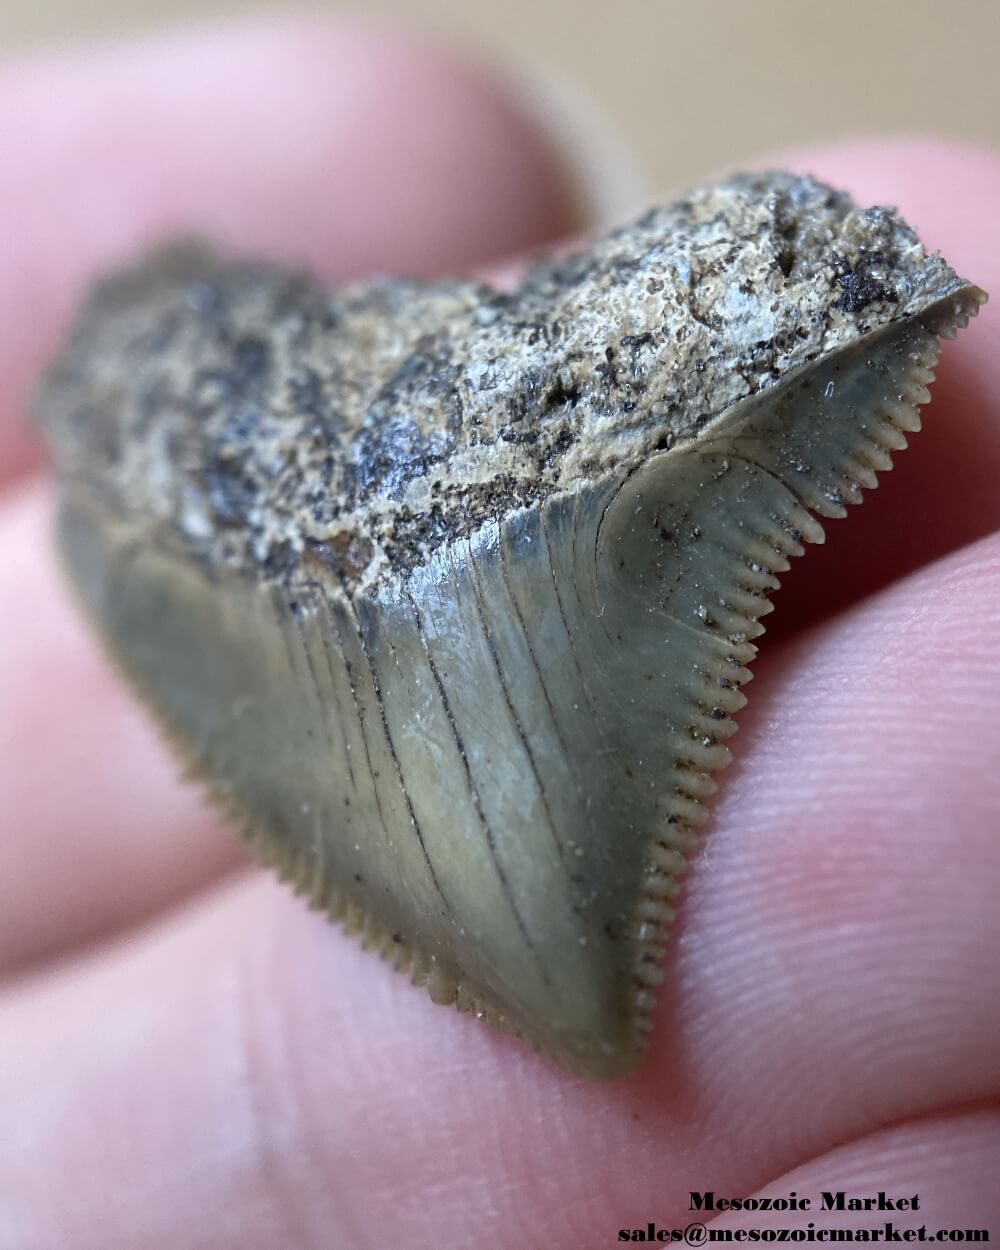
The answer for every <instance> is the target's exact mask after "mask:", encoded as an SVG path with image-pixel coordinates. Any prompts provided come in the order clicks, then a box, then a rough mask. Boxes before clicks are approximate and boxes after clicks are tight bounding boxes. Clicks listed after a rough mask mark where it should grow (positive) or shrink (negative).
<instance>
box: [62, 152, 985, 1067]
mask: <svg viewBox="0 0 1000 1250" xmlns="http://www.w3.org/2000/svg"><path fill="white" fill-rule="evenodd" d="M984 299H985V296H984V295H983V294H982V292H980V291H979V290H978V289H977V288H976V287H974V286H972V285H970V284H969V283H967V282H965V281H963V280H962V279H960V278H958V277H957V276H956V275H955V274H954V272H953V271H952V270H951V269H949V267H948V266H947V265H946V264H945V263H944V261H943V260H942V259H941V258H940V257H939V256H936V255H928V253H927V252H926V251H925V249H924V248H923V247H922V246H921V244H920V243H919V242H918V240H917V238H916V237H915V235H914V234H913V232H912V231H911V230H910V229H909V228H908V227H907V226H906V225H904V224H903V223H902V222H901V221H900V220H899V218H898V217H897V216H895V215H894V213H893V212H891V211H889V210H884V209H878V208H876V209H869V210H867V211H862V210H860V209H858V208H857V207H855V206H854V205H853V204H852V203H851V202H850V200H849V199H848V198H847V197H846V196H844V195H842V194H838V193H836V192H834V191H832V190H830V189H829V188H827V187H824V186H822V185H820V184H818V183H816V182H814V181H813V180H811V179H808V178H799V177H793V176H791V175H787V174H780V173H779V174H763V175H754V176H742V177H737V178H734V179H732V180H730V181H728V182H724V183H722V184H720V185H718V186H714V187H708V188H704V189H700V190H696V191H694V192H692V193H691V194H690V195H689V196H687V197H686V198H685V199H683V200H681V201H679V202H677V203H675V204H673V205H671V206H670V207H668V208H664V209H656V210H655V211H653V212H650V213H648V214H647V215H646V216H644V217H643V218H642V219H641V220H640V221H638V222H637V223H636V224H634V225H633V226H631V227H629V228H627V229H623V230H619V231H617V232H615V233H613V234H610V235H609V236H607V237H606V238H603V239H601V240H599V241H598V242H596V243H594V244H593V245H592V246H591V247H589V248H588V249H587V250H585V251H583V252H581V253H580V254H579V255H576V256H572V257H570V258H569V259H566V260H560V261H558V262H548V263H543V264H541V265H538V266H536V267H535V268H533V269H532V270H531V271H530V272H529V273H528V274H527V276H526V277H525V278H524V279H523V281H522V282H521V283H520V284H519V285H518V286H517V288H516V289H514V290H512V291H498V290H494V289H492V288H490V287H488V286H484V285H482V284H480V283H476V282H471V281H450V282H440V283H426V282H416V281H401V280H382V281H375V282H369V283H365V284H362V285H355V286H352V287H349V288H347V289H344V290H342V291H340V292H339V293H336V294H332V295H331V294H326V293H323V292H321V291H320V290H318V289H316V287H314V286H313V285H312V284H311V283H310V282H309V281H308V280H306V279H305V278H303V277H301V276H297V275H295V274H291V273H288V272H286V271H284V270H282V269H279V268H276V267H273V266H271V265H262V264H251V263H224V262H222V261H219V260H217V259H215V258H214V257H212V256H211V255H209V254H207V253H204V252H201V251H199V250H184V249H180V250H173V251H167V252H164V253H160V254H158V255H156V256H154V257H153V258H151V259H150V260H148V261H147V262H146V263H145V264H143V265H140V266H139V267H138V268H136V269H134V270H133V271H131V272H128V273H125V274H124V275H122V276H120V277H117V278H113V279H112V280H110V281H108V282H107V283H105V284H104V285H103V286H101V287H100V288H99V289H98V290H97V291H96V292H95V294H94V295H93V297H92V299H91V302H90V304H89V306H88V307H87V308H86V310H85V312H84V313H83V316H82V318H81V319H80V321H79V324H78V326H77V328H76V331H75V333H74V334H73V336H72V338H71V341H70V342H69V344H68V346H67V347H66V349H65V351H64V352H63V354H62V355H61V357H60V358H59V360H58V361H57V363H56V365H55V367H54V368H53V369H52V371H51V373H50V375H49V377H48V380H47V383H46V385H45V387H44V389H43V391H42V392H41V394H40V397H39V404H38V411H39V414H40V419H41V422H42V424H43V426H44V427H45V429H46V430H47V432H48V434H49V436H50V438H51V440H52V442H53V444H54V447H55V451H56V455H57V458H58V462H59V467H60V469H61V473H62V478H63V495H62V504H61V516H60V523H59V542H60V545H61V550H62V554H63V556H64V559H65V563H66V565H67V567H68V569H69V571H70V574H71V576H72V579H73V581H74V582H75V584H76V587H77V590H78V591H79V594H80V596H81V597H82V599H83V602H84V603H85V605H86V607H87V609H88V610H89V613H90V614H91V616H92V617H93V618H94V620H95V621H96V622H97V625H98V627H99V629H100V632H101V633H102V634H103V636H104V637H105V639H106V640H107V641H108V642H109V643H110V646H111V649H112V651H113V653H114V655H115V656H116V657H117V658H118V660H119V661H120V662H121V664H122V665H123V667H124V669H125V670H126V671H127V673H128V674H129V675H130V676H131V678H132V679H133V681H134V683H135V685H136V686H137V687H138V688H139V690H140V691H141V692H142V693H143V695H144V696H145V698H146V699H147V700H148V702H149V703H150V704H151V705H152V707H153V708H154V709H155V710H156V712H157V714H158V716H159V718H160V720H161V721H162V722H163V724H164V725H165V726H166V727H167V729H168V731H169V733H170V735H171V736H172V737H173V739H174V740H175V742H176V743H177V745H178V746H179V748H180V750H181V752H182V754H183V755H184V756H185V757H186V758H187V759H188V760H189V761H190V762H191V764H192V765H193V766H194V768H195V769H196V770H197V772H198V773H199V774H200V775H202V776H203V777H204V778H206V779H207V780H208V781H209V783H210V785H211V788H212V790H213V791H214V793H215V795H216V796H217V797H218V798H220V799H221V800H222V801H223V802H225V803H226V805H227V806H228V808H229V810H230V811H231V812H232V813H234V814H235V816H236V819H237V820H238V821H239V823H240V824H241V826H242V827H243V829H244V831H245V833H246V836H247V837H248V838H249V839H250V841H251V842H252V844H253V845H254V847H255V848H256V850H257V852H258V853H259V854H260V856H261V857H262V858H263V859H265V860H267V861H269V862H270V863H272V864H273V865H274V866H275V867H276V868H277V869H278V871H279V872H280V873H281V874H282V875H283V876H284V877H286V878H288V879H289V880H291V881H292V882H294V884H295V885H296V887H297V888H298V889H299V890H301V891H302V892H303V893H305V894H306V895H308V897H309V898H310V899H311V900H312V901H313V902H314V903H315V904H316V905H318V906H321V907H323V908H326V909H328V910H329V912H330V913H331V914H332V915H333V916H335V917H337V918H338V919H340V920H342V921H343V922H344V923H345V924H346V925H347V926H348V927H349V928H350V929H352V930H355V931H357V932H358V933H360V935H361V936H362V939H363V941H364V942H365V943H366V944H367V945H369V946H372V947H375V948H377V949H378V950H380V951H381V952H382V953H383V954H384V955H387V956H388V957H389V958H390V959H391V960H392V962H393V963H394V964H395V966H396V967H397V968H399V969H400V970H403V971H406V972H408V973H409V974H410V975H411V977H412V978H413V980H414V981H415V982H418V983H426V984H427V985H428V987H429V989H430V993H431V995H432V997H433V998H434V999H435V1000H436V1001H437V1002H441V1003H457V1005H458V1006H459V1007H460V1008H464V1009H471V1010H474V1011H476V1012H478V1013H479V1014H481V1015H482V1016H484V1017H486V1018H487V1019H488V1020H491V1021H493V1022H494V1023H496V1024H499V1025H502V1026H504V1027H506V1028H508V1029H511V1030H513V1031H514V1032H516V1033H519V1034H521V1035H523V1036H525V1037H527V1038H528V1039H530V1040H531V1041H533V1042H534V1043H535V1044H537V1045H538V1046H540V1047H542V1048H544V1049H545V1050H546V1051H548V1052H549V1053H550V1054H552V1055H554V1056H555V1057H556V1058H558V1059H559V1060H560V1061H562V1062H563V1063H564V1064H566V1065H567V1066H568V1067H570V1068H571V1069H574V1070H575V1071H578V1072H581V1073H585V1074H587V1075H589V1076H595V1077H605V1076H613V1075H618V1074H622V1073H625V1072H628V1071H629V1070H630V1069H632V1068H633V1067H634V1066H635V1064H636V1063H637V1062H638V1060H639V1059H640V1057H641V1056H642V1054H643V1052H644V1050H645V1048H646V1045H647V1041H648V1037H649V1033H650V1030H651V1027H652V1014H651V1013H652V1008H653V1004H654V994H655V987H656V986H657V984H658V983H659V981H660V979H661V975H662V974H661V968H660V964H661V956H662V953H663V946H664V939H665V934H666V932H667V929H668V926H669V924H670V921H671V919H672V918H673V915H674V906H675V900H676V897H677V894H678V891H679V889H680V884H679V883H680V878H681V876H682V874H683V872H684V870H685V865H686V862H687V858H688V856H689V855H690V853H691V851H692V849H693V848H694V846H695V843H696V836H695V829H696V828H697V826H698V825H700V824H701V822H702V820H703V819H704V816H705V811H704V808H703V806H702V804H703V800H704V799H705V798H706V796H708V795H709V794H711V793H712V791H713V790H714V789H715V785H714V782H713V781H712V779H711V774H712V773H713V772H715V770H716V769H718V768H720V767H721V766H722V765H723V764H725V763H726V762H727V760H728V758H729V753H728V751H727V749H726V747H725V746H724V745H723V742H724V740H725V739H727V738H728V737H729V735H730V734H731V733H732V732H733V730H734V728H735V726H734V723H733V720H732V716H733V713H734V712H736V711H737V709H739V708H740V707H741V706H742V704H743V703H744V702H745V699H744V696H743V695H742V694H741V693H740V686H741V685H742V684H743V682H745V681H746V680H747V678H748V676H749V673H748V672H747V668H746V666H747V664H748V663H749V662H750V660H751V659H752V657H753V655H754V653H755V648H754V645H753V643H752V641H751V640H752V639H753V638H755V637H756V636H757V635H758V634H759V633H760V632H762V631H761V626H760V624H759V623H758V622H759V618H760V617H761V616H763V615H764V613H765V612H767V611H768V610H769V606H770V605H769V603H768V595H769V594H770V593H771V592H772V591H773V590H774V589H775V588H776V587H777V585H778V581H777V577H776V574H778V573H780V572H783V571H784V570H785V569H786V568H787V567H788V557H789V556H792V555H797V554H799V553H800V552H801V551H802V546H801V544H802V543H803V541H819V540H820V539H821V538H822V530H821V528H820V525H819V523H818V522H817V521H816V520H815V518H814V514H819V515H820V516H827V517H829V516H840V515H841V514H842V513H843V512H844V510H845V509H844V505H845V504H846V503H853V502H857V501H858V500H859V498H860V495H861V489H862V488H863V487H869V486H873V485H874V484H875V473H876V471H877V470H880V469H886V468H888V467H889V460H890V454H891V453H892V452H894V451H896V450H898V449H900V448H902V447H904V446H905V443H906V440H905V433H904V432H908V431H911V430H914V429H916V428H917V427H918V418H917V412H916V409H917V405H919V404H921V403H923V402H925V401H926V400H927V398H928V393H927V391H926V389H925V387H926V384H927V383H928V382H929V381H930V380H931V376H932V375H931V368H932V366H933V364H934V362H935V360H936V357H937V351H938V348H937V339H938V336H942V335H943V336H948V337H950V336H951V335H953V333H954V331H955V328H956V327H957V326H960V325H964V324H965V322H966V320H967V319H968V317H969V315H970V314H971V313H973V312H974V311H975V310H976V308H977V306H978V305H979V303H981V302H982V301H983V300H984Z"/></svg>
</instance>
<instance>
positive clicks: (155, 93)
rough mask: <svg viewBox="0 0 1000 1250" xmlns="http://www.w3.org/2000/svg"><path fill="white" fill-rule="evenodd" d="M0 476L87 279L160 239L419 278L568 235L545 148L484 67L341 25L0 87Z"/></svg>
mask: <svg viewBox="0 0 1000 1250" xmlns="http://www.w3.org/2000/svg"><path fill="white" fill-rule="evenodd" d="M0 150H2V151H3V153H4V160H3V162H2V164H0V202H2V203H3V204H4V229H5V238H6V240H7V243H6V246H0V289H2V290H3V292H4V299H3V302H2V304H0V461H2V464H3V469H2V470H0V475H2V476H10V475H11V474H12V472H13V470H14V469H15V468H16V469H18V470H22V471H23V469H24V468H25V467H26V466H27V465H28V464H30V463H31V462H32V461H33V460H34V458H35V452H34V449H33V448H32V447H31V445H30V443H29V442H28V441H26V439H25V437H24V435H23V434H22V433H16V434H15V433H12V432H10V427H11V426H12V425H13V422H14V418H15V414H19V413H20V412H22V411H23V408H24V405H25V400H26V394H27V391H28V388H29V386H30V384H31V381H32V380H33V378H34V377H35V376H37V374H38V372H39V371H40V369H41V368H42V367H43V364H44V362H45V360H46V359H47V358H48V357H49V356H50V355H51V353H52V352H53V350H54V348H55V345H56V343H57V341H58V338H59V336H60V334H61V333H62V332H63V331H64V328H65V325H66V322H67V319H68V317H69V316H70V314H71V312H72V309H73V307H74V306H75V305H76V303H77V302H78V301H79V299H80V297H81V294H82V292H83V290H84V288H85V287H86V285H87V284H88V282H90V281H92V280H93V278H94V277H95V276H96V275H97V274H98V273H99V272H100V271H102V270H104V269H106V268H108V267H110V266H113V265H115V264H119V263H121V262H122V261H123V260H124V259H125V258H127V257H129V256H131V255H133V254H134V253H135V252H136V251H138V250H140V249H142V248H144V247H147V246H149V245H150V244H152V243H153V242H154V241H157V240H160V239H162V238H164V237H165V236H169V235H171V234H176V233H183V234H192V233H193V234H203V235H206V236H208V237H210V238H211V239H213V240H214V241H215V242H216V243H218V244H219V245H221V246H222V247H224V248H227V249H230V250H236V251H242V252H259V253H264V254H267V255H271V256H273V257H276V258H280V259H282V260H284V261H288V262H291V263H298V264H302V265H305V266H306V267H308V268H311V269H312V270H313V271H315V272H316V273H318V274H319V275H320V276H322V277H324V278H325V279H327V280H329V281H343V280H345V279H349V278H353V277H356V276H358V275H360V274H363V273H366V272H369V271H372V270H378V271H383V272H385V271H402V272H407V273H423V274H427V273H434V272H438V271H442V270H455V269H463V268H467V267H468V266H470V265H472V264H473V263H475V262H481V261H483V260H487V259H489V258H491V257H495V256H499V255H504V254H507V253H511V252H514V251H518V250H522V249H526V248H530V247H533V246H536V245H538V244H539V243H541V242H543V241H544V240H546V239H549V238H552V237H554V236H556V235H558V234H560V233H562V232H564V231H566V230H569V229H572V228H573V227H574V226H576V225H577V224H578V223H579V219H580V212H581V208H580V195H579V194H578V192H577V189H576V184H575V180H574V176H573V175H572V174H571V173H570V172H569V171H568V167H567V165H566V163H565V162H564V160H563V158H562V157H561V156H560V154H559V152H558V150H557V144H556V142H555V141H554V140H553V139H551V138H550V137H549V136H548V135H547V134H545V133H543V132H542V130H540V128H539V126H538V124H537V122H536V121H535V120H534V117H533V112H532V109H531V108H530V107H528V106H527V104H526V101H525V100H522V99H521V96H520V94H519V93H518V92H516V91H515V90H514V89H513V88H512V87H510V86H505V85H503V84H501V83H500V82H499V81H498V80H497V79H496V78H494V77H492V76H491V75H490V74H489V73H487V72H486V71H485V70H484V69H483V68H482V67H478V66H475V65H470V64H468V63H466V62H465V61H464V60H463V59H462V58H461V57H459V56H458V55H457V54H455V53H453V52H450V51H447V50H444V49H441V48H439V47H436V46H433V45H431V44H430V43H428V42H426V41H424V40H421V39H418V38H416V37H415V36H411V35H407V34H402V33H399V32H397V31H393V30H390V29H385V28H380V27H372V26H370V25H366V24H365V23H362V22H360V21H359V20H357V19H350V20H348V19H344V18H342V17H340V16H307V17H294V18H284V17H282V18H276V17H269V16H266V17H260V18H254V19H250V20H243V21H240V22H232V21H223V22H218V23H215V24H210V25H206V26H202V27H199V28H195V29H191V30H179V31H176V32H172V33H166V34H163V33H161V34H157V35H156V36H146V37H143V38H137V39H118V40H115V41H113V42H108V43H102V44H97V45H93V46H89V47H85V48H74V49H68V50H64V51H62V52H59V53H54V54H45V55H42V54H39V55H36V56H35V57H33V58H31V59H29V60H26V61H23V62H20V63H16V64H12V65H9V66H8V67H7V68H6V70H5V72H4V73H3V75H2V76H0Z"/></svg>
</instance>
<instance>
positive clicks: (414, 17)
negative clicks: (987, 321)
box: [0, 0, 1000, 212]
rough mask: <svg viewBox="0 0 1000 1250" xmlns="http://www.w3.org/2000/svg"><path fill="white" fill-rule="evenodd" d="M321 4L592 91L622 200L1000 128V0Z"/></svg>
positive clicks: (91, 18)
mask: <svg viewBox="0 0 1000 1250" xmlns="http://www.w3.org/2000/svg"><path fill="white" fill-rule="evenodd" d="M290 7H292V5H291V4H290V3H289V2H288V0H285V2H284V3H282V2H281V0H272V3H271V4H270V5H269V4H267V3H266V2H265V3H264V4H261V3H250V2H249V0H143V3H142V5H141V6H140V5H137V4H136V3H135V2H134V0H31V3H26V2H25V0H0V47H2V48H3V49H4V50H5V51H14V50H17V49H23V48H27V47H31V46H35V45H38V44H41V43H45V42H52V41H58V42H66V41H69V40H75V39H78V38H79V37H81V36H85V35H92V34H99V33H105V34H107V33H115V32H121V31H124V30H128V29H138V28H142V27H145V28H150V27H155V26H156V25H157V24H162V23H163V22H164V21H176V20H178V19H181V18H193V17H199V16H208V15H224V14H233V13H237V12H244V11H248V10H252V11H255V12H259V11H260V10H261V9H267V8H275V9H282V8H290ZM295 7H297V8H299V9H301V8H302V7H303V6H302V5H301V4H299V5H296V6H295ZM312 7H313V8H329V9H334V8H349V9H350V10H352V11H353V12H356V13H365V14H370V15H374V16H380V17H383V18H392V19H396V20H400V21H404V22H406V23H407V24H409V25H410V26H412V27H414V28H416V29H418V30H423V31H428V32H435V33H437V34H439V35H442V36H443V37H444V38H446V39H448V40H450V41H451V42H453V43H456V44H458V45H460V46H461V45H465V46H467V47H471V48H473V49H475V50H476V51H478V53H479V54H480V55H481V56H485V57H486V58H487V59H490V60H493V61H496V62H498V63H500V64H502V65H504V66H506V67H508V69H510V67H512V66H513V67H514V69H515V72H516V70H517V68H518V67H520V69H521V70H522V72H523V75H524V77H525V79H526V80H527V81H530V80H531V79H532V78H534V79H541V80H542V81H543V84H544V85H543V87H542V88H541V94H547V95H549V96H550V97H552V98H554V100H555V102H556V103H557V105H559V104H560V103H561V111H562V113H563V114H564V115H565V116H572V115H573V113H574V108H575V106H574V103H573V101H574V99H575V98H576V97H584V98H589V100H590V101H592V104H591V115H590V117H589V119H588V124H589V128H592V127H593V126H594V124H595V119H598V120H599V119H601V118H603V119H604V125H603V127H602V126H599V127H598V129H599V130H603V131H604V134H605V147H606V150H607V151H608V152H609V153H611V154H614V155H615V156H616V159H617V160H618V162H619V165H618V166H617V167H616V173H617V175H618V177H619V178H621V179H623V183H622V194H621V195H620V196H619V199H624V200H631V199H634V198H636V197H637V196H642V195H644V194H647V193H649V192H652V191H658V190H664V189H669V188H672V187H677V186H678V185H681V184H684V183H687V182H689V181H691V180H693V179H696V178H698V177H700V176H701V175H702V174H704V173H706V172H710V171H713V170H716V169H718V168H719V167H723V166H726V165H727V164H729V163H730V162H733V161H735V160H744V161H745V160H746V159H747V158H749V157H751V156H752V155H753V154H754V153H756V152H761V151H767V150H771V149H774V148H780V147H785V146H794V145H798V144H800V143H803V142H813V141H814V140H817V139H823V138H830V137H836V136H839V135H846V134H856V133H858V132H862V131H864V132H872V131H876V132H877V131H901V130H902V131H915V130H920V131H928V130H930V131H935V132H938V133H943V134H948V135H955V136H962V137H966V138H969V139H979V140H987V141H991V142H1000V73H998V72H997V56H998V54H1000V0H958V2H957V3H955V4H952V5H945V4H943V3H941V0H833V2H831V3H826V4H818V3H809V2H808V0H715V2H714V3H713V2H711V0H709V2H705V0H610V2H607V3H596V2H594V3H589V2H587V0H584V2H581V0H502V2H500V3H496V2H495V0H494V2H491V3H480V4H476V3H470V2H469V0H368V2H367V3H364V2H359V3H355V4H352V5H349V6H347V5H341V4H336V3H334V2H333V0H331V2H330V3H329V4H327V5H322V4H320V5H317V4H313V6H312ZM625 153H628V155H627V156H625V155H623V154H625ZM622 164H624V165H625V166H627V167H628V166H630V173H631V175H632V177H633V179H634V181H632V182H630V183H629V182H628V180H627V179H625V172H629V170H628V169H627V170H625V171H623V170H622V168H621V166H622ZM626 183H627V189H626ZM604 207H605V209H606V211H609V212H614V211H615V210H616V209H617V208H619V207H621V206H620V205H615V204H611V205H606V206H604Z"/></svg>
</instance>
